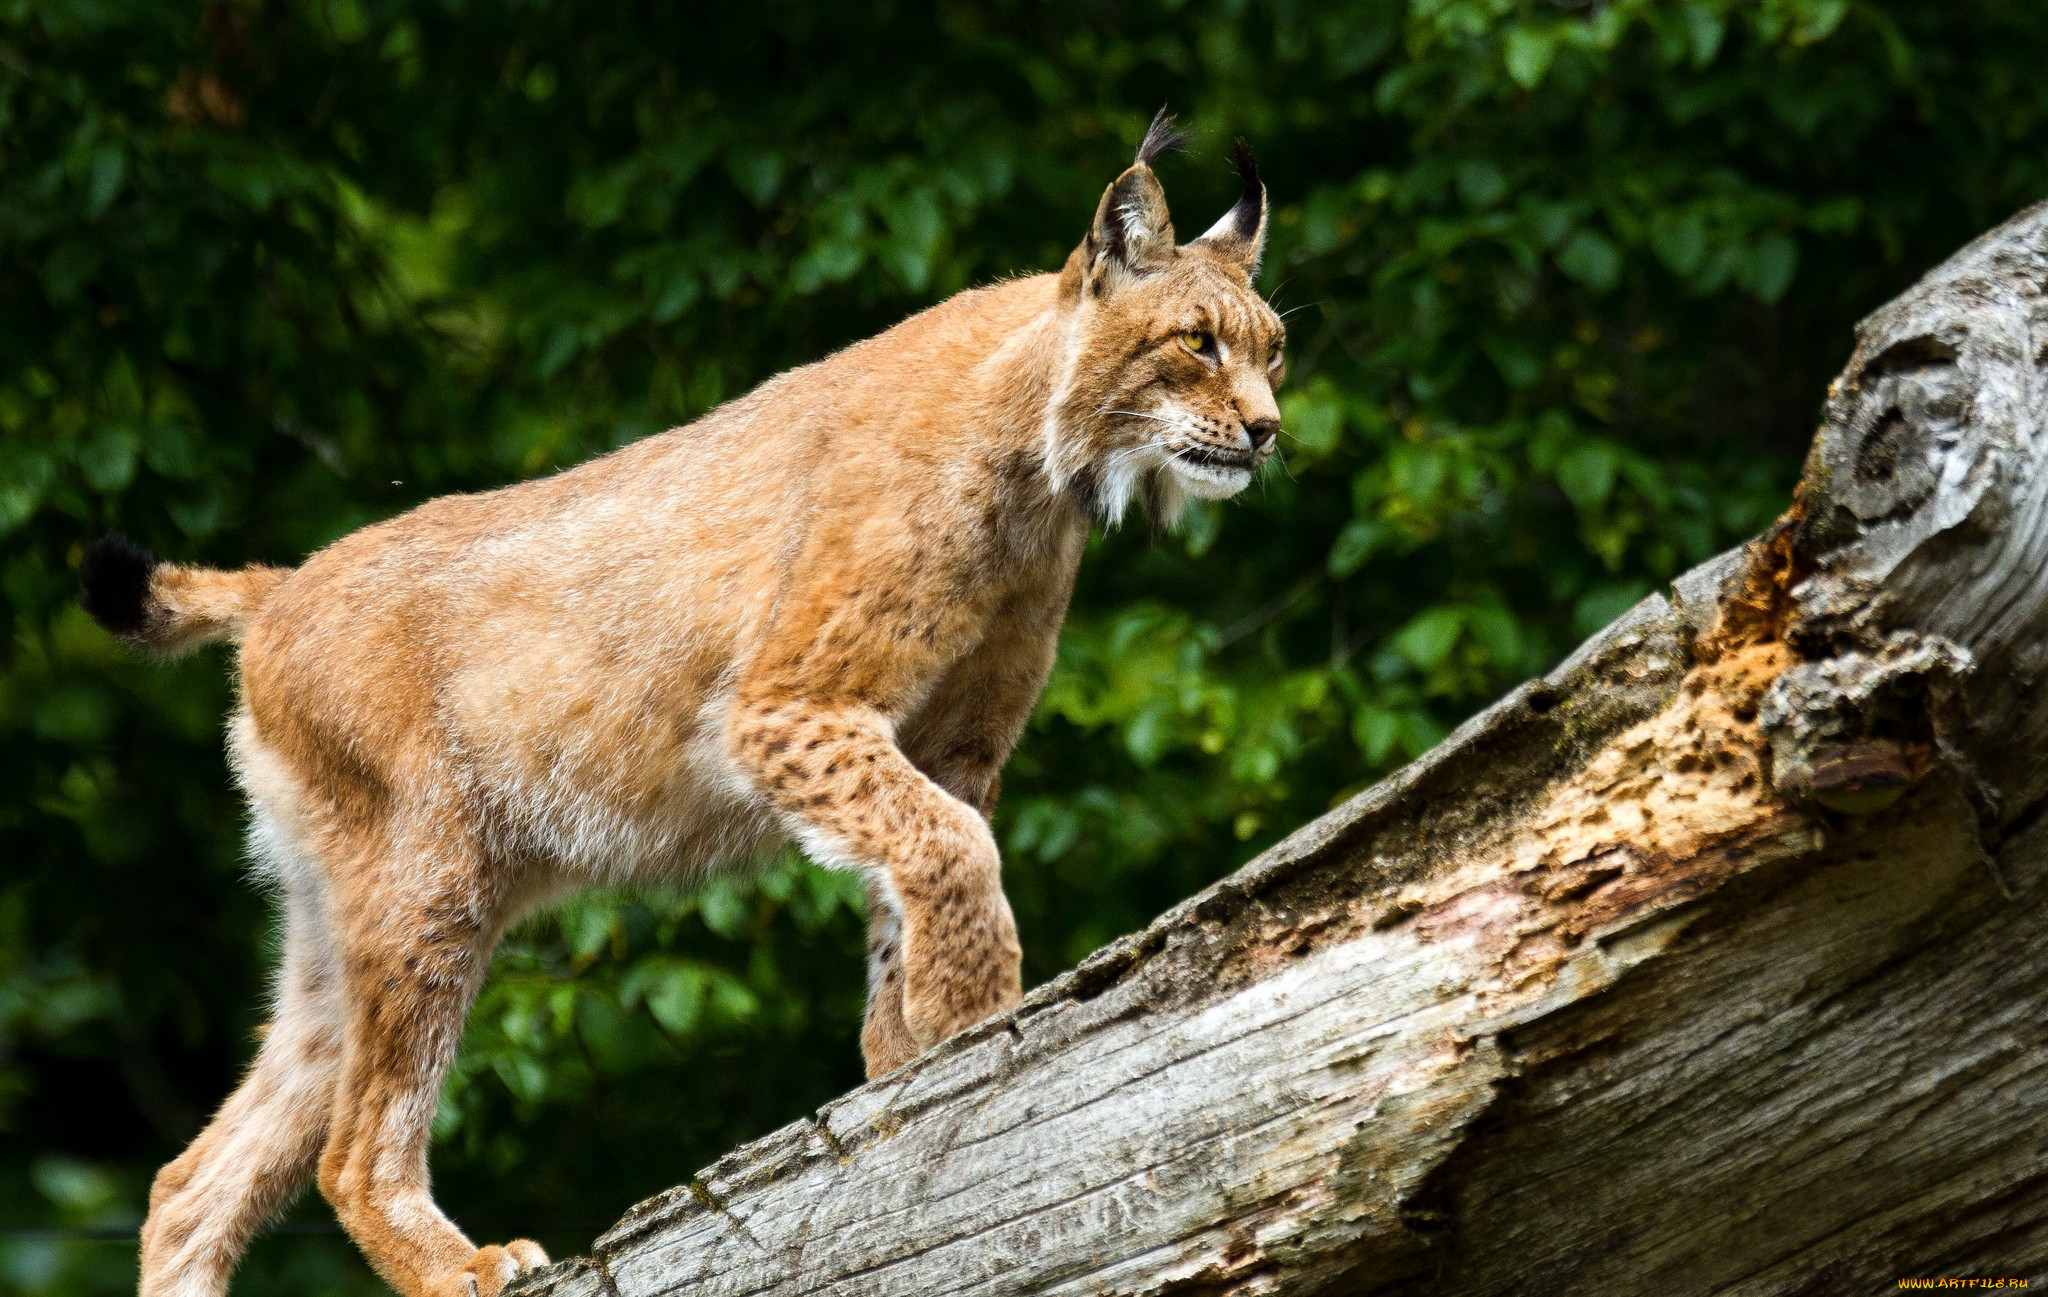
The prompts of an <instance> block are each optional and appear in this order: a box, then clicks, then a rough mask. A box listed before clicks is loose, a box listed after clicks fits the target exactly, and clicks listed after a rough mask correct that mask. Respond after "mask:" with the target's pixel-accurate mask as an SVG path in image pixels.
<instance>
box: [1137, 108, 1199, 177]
mask: <svg viewBox="0 0 2048 1297" xmlns="http://www.w3.org/2000/svg"><path fill="white" fill-rule="evenodd" d="M1194 138H1195V137H1194V136H1192V135H1190V134H1188V133H1187V132H1186V131H1183V130H1176V129H1175V128H1174V125H1173V114H1172V113H1169V112H1167V111H1166V108H1165V106H1164V105H1162V106H1161V107H1160V109H1159V111H1158V112H1157V113H1155V114H1154V115H1153V117H1152V125H1150V126H1149V127H1147V128H1146V129H1145V138H1144V140H1143V141H1142V142H1141V143H1140V144H1139V145H1138V160H1137V162H1136V163H1135V165H1137V166H1141V167H1149V166H1151V165H1152V164H1153V162H1155V161H1157V160H1158V159H1160V158H1163V157H1165V156H1166V155H1167V154H1169V153H1185V152H1187V150H1188V145H1189V143H1190V142H1192V141H1193V140H1194Z"/></svg>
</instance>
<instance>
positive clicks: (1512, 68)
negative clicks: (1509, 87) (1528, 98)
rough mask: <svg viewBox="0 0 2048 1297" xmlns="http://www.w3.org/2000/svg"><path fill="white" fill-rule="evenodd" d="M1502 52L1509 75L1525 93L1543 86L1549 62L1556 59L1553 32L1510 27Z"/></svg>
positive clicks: (1555, 42)
mask: <svg viewBox="0 0 2048 1297" xmlns="http://www.w3.org/2000/svg"><path fill="white" fill-rule="evenodd" d="M1501 53H1502V56H1503V57H1504V58H1505V60H1506V62H1507V69H1508V75H1509V76H1510V77H1513V78H1514V81H1515V84H1516V85H1518V86H1520V87H1522V89H1524V90H1534V89H1535V88H1536V87H1537V86H1539V85H1541V84H1543V77H1544V74H1545V73H1547V72H1549V71H1550V63H1551V60H1552V59H1554V58H1556V57H1557V32H1556V29H1555V28H1545V29H1543V30H1541V31H1538V30H1536V29H1534V28H1530V27H1514V28H1510V29H1509V31H1508V34H1507V37H1506V39H1505V40H1504V41H1503V42H1502V45H1501Z"/></svg>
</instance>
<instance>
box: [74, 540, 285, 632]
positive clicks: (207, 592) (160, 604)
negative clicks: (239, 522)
mask: <svg viewBox="0 0 2048 1297" xmlns="http://www.w3.org/2000/svg"><path fill="white" fill-rule="evenodd" d="M290 575H291V570H290V569H289V568H281V567H245V568H243V569H242V570H241V571H239V572H223V571H220V570H218V569H215V568H205V567H179V566H177V565H175V564H171V563H165V562H163V561H162V560H160V559H158V558H157V556H156V555H154V554H152V553H150V552H149V551H148V550H146V549H144V548H142V546H140V545H137V544H136V543H135V542H134V541H132V540H129V539H128V538H127V537H125V536H115V535H109V536H102V537H100V538H99V539H98V540H96V541H94V542H93V543H92V545H91V547H90V548H88V549H87V550H86V551H85V558H84V560H83V561H82V562H80V563H79V565H78V587H79V600H78V601H79V602H80V603H81V604H83V605H84V606H85V610H86V611H87V612H89V613H91V614H92V617H93V620H94V621H96V622H98V623H99V624H100V625H102V626H104V627H106V628H107V629H108V630H110V631H112V632H113V633H114V634H116V635H118V636H120V637H121V638H122V639H125V640H127V641H128V642H129V643H131V644H138V645H141V646H142V647H144V648H148V649H153V650H155V651H156V652H158V653H165V654H175V653H183V652H186V651H187V650H190V649H194V648H197V647H198V646H200V645H201V644H209V643H212V642H213V641H215V640H234V641H236V642H237V643H239V642H240V641H241V638H242V636H243V635H244V634H245V633H246V632H247V631H248V629H249V622H250V621H251V619H253V618H254V617H255V616H256V613H257V612H258V611H259V610H260V609H261V608H262V607H263V605H264V603H266V602H267V601H268V600H269V598H270V596H271V595H272V594H273V593H274V592H275V591H276V590H277V587H278V586H280V585H282V584H284V579H285V578H286V577H287V576H290Z"/></svg>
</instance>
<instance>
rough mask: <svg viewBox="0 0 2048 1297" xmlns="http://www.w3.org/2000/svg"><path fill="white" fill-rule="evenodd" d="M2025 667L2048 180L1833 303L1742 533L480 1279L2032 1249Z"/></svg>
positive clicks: (1663, 1260)
mask: <svg viewBox="0 0 2048 1297" xmlns="http://www.w3.org/2000/svg"><path fill="white" fill-rule="evenodd" d="M2044 664H2048V206H2043V207H2037V208H2034V209H2032V210H2030V211H2028V212H2025V213H2023V214H2021V215H2020V216H2018V217H2016V218H2014V219H2013V220H2012V221H2011V222H2008V223H2007V224H2006V225H2005V226H2003V227H2001V228H2000V229H1998V230H1996V231H1993V232H1992V233H1991V234H1989V235H1986V236H1985V237H1984V238H1982V239H1980V240H1979V241H1978V242H1976V243H1975V244H1973V245H1971V246H1970V247H1968V248H1966V249H1964V250H1963V251H1962V252H1960V253H1958V254H1957V255H1956V256H1955V257H1954V258H1952V259H1951V260H1950V261H1949V262H1947V263H1946V264H1944V265H1943V266H1941V267H1939V268H1937V269H1936V270H1935V271H1933V272H1932V273H1930V274H1929V275H1928V276H1927V278H1926V279H1924V280H1923V281H1922V282H1921V283H1920V284H1919V285H1918V286H1916V287H1915V288H1914V289H1913V290H1911V291H1910V292H1908V293H1907V294H1906V295H1905V296H1903V297H1901V298H1900V299H1899V300H1898V301H1896V302H1894V303H1892V304H1891V305H1889V306H1887V307H1886V308H1884V309H1883V310H1881V311H1879V312H1877V313H1876V314H1875V315H1873V316H1871V317H1870V318H1869V319H1868V320H1866V321H1865V322H1864V323H1863V324H1862V325H1861V326H1860V328H1859V331H1858V345H1857V348H1856V352H1855V354H1854V356H1853V357H1852V359H1851V360H1850V362H1849V365H1848V367H1847V369H1846V370H1845V371H1844V372H1843V375H1842V377H1841V378H1840V379H1839V380H1837V382H1836V383H1835V385H1834V386H1833V387H1832V388H1831V389H1830V393H1829V399H1828V404H1827V409H1826V416H1825V420H1824V422H1823V426H1822V428H1821V431H1820V434H1819V437H1818V440H1817V441H1816V443H1815V445H1814V448H1813V451H1812V454H1811V456H1810V458H1809V460H1808V463H1807V469H1806V472H1805V475H1804V479H1803V481H1802V483H1801V486H1800V489H1799V493H1798V496H1797V498H1796V501H1795V503H1794V505H1793V508H1792V510H1791V512H1790V513H1789V514H1788V515H1787V517H1786V518H1785V520H1784V521H1783V522H1781V523H1780V524H1779V525H1778V527H1777V528H1775V529H1774V530H1773V531H1772V532H1771V533H1770V534H1768V535H1766V536H1764V537H1762V538H1760V539H1759V540H1757V541H1755V542H1753V543H1752V544H1751V545H1749V546H1748V547H1746V548H1745V549H1743V550H1742V551H1740V552H1737V553H1734V554H1730V555H1727V556H1724V557H1723V558H1722V559H1721V560H1717V561H1716V562H1713V563H1709V564H1707V565H1706V566H1704V567H1702V568H1700V569H1698V570H1696V571H1694V572H1692V573H1690V574H1688V575H1687V576H1685V577H1684V578H1682V579H1680V580H1679V581H1678V582H1677V583H1676V584H1675V586H1674V587H1673V589H1672V591H1671V593H1670V594H1669V596H1668V597H1666V596H1652V597H1651V598H1649V599H1646V600H1645V601H1644V602H1643V603H1642V604H1640V605H1639V606H1638V607H1637V608H1636V609H1635V610H1634V611H1632V612H1631V613H1630V614H1628V615H1627V616H1626V617H1624V618H1623V619H1622V620H1621V621H1620V622H1618V623H1617V624H1616V625H1614V626H1613V627H1611V628H1610V629H1608V630H1607V631H1606V632H1605V633H1603V634H1601V635H1600V636H1598V637H1596V638H1595V639H1594V640H1592V641H1591V642H1589V643H1588V644H1587V645H1585V646H1584V647H1583V648H1582V649H1580V651H1579V652H1578V653H1577V654H1576V655H1575V656H1573V657H1572V659H1571V660H1570V661H1568V662H1566V663H1565V664H1563V665H1562V666H1560V667H1559V668H1558V669H1557V670H1556V671H1554V672H1552V673H1551V674H1550V675H1549V676H1547V677H1545V678H1543V679H1541V680H1537V681H1532V682H1531V683H1529V684H1527V685H1525V686H1523V687H1522V688H1520V689H1518V690H1516V691H1515V692H1514V693H1512V694H1511V695H1509V696H1508V697H1506V698H1504V699H1502V700H1501V701H1500V702H1499V703H1498V704H1496V705H1495V706H1493V707H1492V708H1490V709H1489V710H1487V711H1486V712H1485V713H1483V714H1482V715H1480V716H1478V717H1476V718H1474V719H1473V720H1472V721H1471V722H1469V723H1468V724H1467V725H1465V726H1464V727H1463V728H1461V729H1460V730H1459V731H1458V732H1457V733H1456V734H1454V735H1452V736H1451V738H1449V739H1448V740H1447V741H1446V742H1445V743H1444V744H1442V745H1441V746H1440V747H1439V748H1438V749H1437V750H1436V751H1434V752H1432V753H1431V754H1429V755H1428V756H1427V757H1425V758H1424V759H1422V760H1421V761H1418V762H1416V763H1415V764H1414V765H1413V766H1411V767H1410V768H1408V769H1406V770H1404V771H1402V772H1401V773H1400V774H1398V775H1396V776H1395V777H1393V778H1391V779H1389V780H1388V781H1386V782H1385V783H1383V784H1381V785H1380V786H1378V787H1376V788H1374V789H1372V790H1370V791H1368V792H1366V793H1364V794H1362V795H1360V796H1359V797H1357V798H1356V799H1354V800H1353V801H1352V802H1350V803H1349V804H1348V805H1345V806H1343V807H1342V808H1340V809H1338V810H1336V811H1333V812H1332V813H1331V814H1329V815H1327V816H1325V817H1324V818H1322V819H1320V820H1318V821H1316V822H1314V823H1312V824H1310V825H1308V826H1306V827H1305V828H1303V829H1302V830H1300V831H1299V832H1298V833H1296V834H1295V835H1293V836H1292V837H1290V838H1288V839H1287V840H1286V841H1284V842H1282V843H1280V844H1279V845H1278V846H1276V847H1274V848H1273V849H1272V850H1270V851H1268V852H1267V853H1265V854H1264V855H1263V856H1261V857H1260V858H1259V859H1257V860H1255V861H1253V862H1252V863H1251V864H1249V865H1247V866H1246V867H1245V868H1244V869H1243V870H1241V871H1240V872H1238V873H1237V874H1235V875H1233V876H1232V877H1230V878H1227V879H1225V880H1223V881H1222V882H1220V883H1218V884H1217V885H1215V886H1214V887H1212V888H1210V889H1209V890H1208V891H1206V892H1204V893H1202V894H1201V895H1199V896H1196V897H1194V898H1193V899H1191V900H1189V901H1187V902H1186V903H1184V904H1183V905H1181V906H1179V907H1178V908H1176V909H1175V910H1173V911H1171V912H1170V913H1168V914H1166V915H1164V916H1162V917H1161V918H1160V919H1159V920H1158V921H1157V922H1155V923H1154V924H1152V925H1151V926H1150V927H1148V928H1147V929H1145V930H1144V931H1142V932H1140V933H1137V934H1135V935H1133V936H1130V937H1127V938H1125V939H1123V940H1121V941H1118V942H1116V943H1115V944H1113V945H1111V946H1109V947H1107V948H1106V949H1104V950H1102V951H1100V952H1098V953H1097V954H1095V955H1094V956H1092V957H1091V958H1089V959H1088V960H1087V961H1085V962H1084V963H1083V964H1082V965H1081V966H1080V967H1078V968H1076V969H1075V970H1073V971H1072V972H1071V973H1069V974H1067V975H1066V976H1063V977H1061V978H1059V979H1057V980H1055V981H1053V982H1052V983H1050V984H1048V985H1046V986H1043V987H1040V988H1039V989H1038V990H1036V991H1034V992H1033V993H1032V994H1031V995H1030V996H1028V997H1027V998H1026V999H1025V1001H1024V1003H1023V1004H1022V1005H1021V1006H1020V1007H1019V1008H1018V1009H1017V1010H1016V1011H1015V1012H1013V1013H1011V1014H1009V1015H1007V1016H1005V1017H1003V1018H1000V1019H996V1020H992V1021H990V1022H987V1023H984V1024H982V1025H981V1026H979V1027H976V1028H974V1029H972V1030H970V1031H968V1032H966V1033H964V1034H962V1035H961V1036H959V1037H956V1038H955V1039H953V1040H952V1041H949V1042H947V1043H946V1044H944V1045H941V1046H940V1047H938V1048H937V1049H935V1050H933V1051H931V1052H929V1053H928V1054H926V1055H925V1056H924V1057H922V1058H920V1059H918V1060H917V1061H916V1062H915V1063H913V1064H912V1065H910V1066H908V1067H906V1068H904V1069H903V1070H902V1071H900V1072H898V1073H896V1074H894V1075H892V1076H890V1077H887V1078H885V1079H883V1080H881V1081H879V1082H876V1083H873V1084H870V1085H868V1086H865V1087H863V1088H862V1089H859V1090H856V1091H854V1092H853V1093H851V1094H849V1095H847V1096H845V1097H844V1098H842V1099H840V1100H837V1101H835V1102H834V1103H832V1104H830V1105H828V1106H827V1107H826V1108H824V1109H823V1110H822V1111H820V1112H819V1113H818V1114H817V1116H816V1118H815V1119H812V1120H805V1121H800V1122H797V1123H795V1124H794V1125H791V1126H788V1127H786V1128H784V1129H783V1130H780V1131H778V1132H776V1133H774V1134H772V1135H769V1136H768V1137H766V1138H764V1139H762V1140H760V1141H758V1142H756V1143H754V1144H751V1145H748V1146H747V1147H745V1148H741V1149H739V1150H737V1151H735V1152H734V1153H732V1154H730V1155H728V1156H727V1157H725V1158H723V1159H722V1160H720V1161H719V1162H717V1163H715V1164H714V1165H713V1166H711V1167H709V1168H707V1169H706V1170H705V1171H703V1172H702V1173H701V1174H699V1175H698V1176H696V1177H695V1178H694V1179H692V1180H691V1181H690V1182H689V1183H688V1184H687V1185H684V1186H682V1187H680V1188H678V1189H675V1190H672V1191H670V1192H669V1193H666V1194H664V1195H662V1196H660V1197H657V1198H654V1199H652V1200H650V1201H648V1202H646V1203H643V1204H641V1205H640V1206H638V1207H636V1208H635V1209H634V1210H633V1211H632V1212H631V1213H630V1214H628V1215H627V1216H626V1218H625V1219H624V1220H622V1221H620V1222H619V1224H618V1225H617V1226H616V1227H614V1228H613V1229H612V1230H611V1231H610V1232H609V1233H607V1234H605V1235H604V1236H603V1237H601V1238H600V1239H598V1240H597V1243H596V1246H595V1248H594V1250H593V1252H592V1255H591V1256H590V1257H588V1258H578V1259H575V1260H571V1261H567V1262H563V1263H560V1264H557V1265H555V1266H553V1267H551V1268H549V1269H547V1270H544V1271H541V1272H538V1273H536V1274H534V1275H530V1276H526V1277H524V1278H523V1279H522V1281H521V1282H520V1284H519V1287H518V1289H517V1292H519V1293H521V1294H524V1295H525V1297H537V1294H540V1293H543V1292H545V1293H550V1294H554V1295H555V1297H585V1295H589V1297H652V1295H653V1294H669V1293H674V1294H684V1293H687V1294H707V1295H708V1294H767V1293H773V1294H803V1293H831V1294H842V1295H845V1297H853V1295H855V1294H918V1295H920V1297H929V1295H932V1294H996V1293H1027V1292H1028V1293H1071V1294H1090V1295H1098V1294H1160V1295H1164V1294H1187V1295H1192V1294H1208V1295H1218V1297H1220V1295H1222V1294H1246V1295H1248V1294H1255V1293H1283V1292H1284V1293H1289V1294H1294V1293H1325V1292H1328V1293H1345V1294H1363V1293H1383V1292H1384V1293H1409V1294H1420V1293H1446V1294H1448V1293H1458V1294H1476V1293H1520V1294H1540V1293H1553V1292H1554V1293H1563V1292H1572V1293H1576V1294H1592V1293H1613V1294H1638V1293H1645V1292H1658V1293H1686V1292H1707V1291H1714V1292H1740V1293H1755V1294H1764V1293H1843V1292H1851V1291H1865V1290H1874V1289H1875V1288H1877V1287H1880V1286H1882V1287H1887V1288H1890V1287H1896V1286H1897V1281H1898V1280H1899V1279H1901V1278H1907V1277H1919V1276H1991V1277H2010V1278H2031V1279H2035V1280H2040V1279H2043V1278H2048V1124H2044V1123H2043V1122H2042V1121H2041V1120H2039V1117H2040V1115H2041V1114H2042V1113H2044V1112H2048V1051H2044V1049H2043V1045H2044V1044H2048V1021H2044V1009H2048V931H2044V928H2048V886H2044V881H2048V880H2044V875H2048V826H2044V824H2043V823H2042V816H2041V811H2042V808H2043V807H2044V806H2048V760H2044V758H2048V711H2044V709H2043V705H2042V703H2041V696H2040V693H2039V691H2037V690H2036V688H2035V682H2036V678H2037V677H2038V675H2039V674H2040V672H2041V671H2042V669H2043V666H2044Z"/></svg>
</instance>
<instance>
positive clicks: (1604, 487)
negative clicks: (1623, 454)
mask: <svg viewBox="0 0 2048 1297" xmlns="http://www.w3.org/2000/svg"><path fill="white" fill-rule="evenodd" d="M1619 467H1620V462H1619V457H1618V456H1617V455H1616V454H1615V453H1614V448H1613V447H1611V446H1608V445H1606V444H1605V443H1603V442H1597V441H1588V442H1582V443H1581V444H1579V445H1577V446H1575V447H1573V448H1572V449H1571V450H1569V451H1567V452H1566V453H1565V455H1564V458H1562V459H1560V460H1559V461H1558V463H1557V485H1558V489H1559V490H1561V491H1563V492H1564V493H1565V495H1566V496H1567V497H1568V498H1569V499H1570V500H1571V502H1572V503H1573V504H1575V505H1577V506H1578V507H1579V508H1581V509H1597V508H1599V507H1600V506H1601V505H1603V504H1606V503H1607V498H1608V497H1609V496H1611V495H1613V494H1614V477H1615V473H1616V470H1617V469H1618V468H1619Z"/></svg>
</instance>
